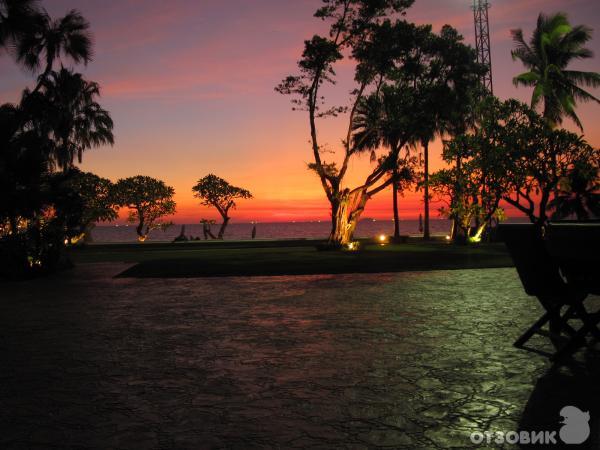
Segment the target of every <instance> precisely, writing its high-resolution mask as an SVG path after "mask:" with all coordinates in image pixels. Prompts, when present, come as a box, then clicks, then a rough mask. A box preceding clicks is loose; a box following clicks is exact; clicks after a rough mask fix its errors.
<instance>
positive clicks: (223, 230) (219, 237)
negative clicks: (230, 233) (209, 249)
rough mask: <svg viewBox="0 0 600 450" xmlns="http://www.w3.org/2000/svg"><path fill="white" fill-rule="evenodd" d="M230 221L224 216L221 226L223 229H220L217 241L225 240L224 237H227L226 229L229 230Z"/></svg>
mask: <svg viewBox="0 0 600 450" xmlns="http://www.w3.org/2000/svg"><path fill="white" fill-rule="evenodd" d="M229 219H230V218H229V217H227V216H223V223H222V224H221V228H219V234H218V236H217V239H223V235H225V228H227V224H228V223H229Z"/></svg>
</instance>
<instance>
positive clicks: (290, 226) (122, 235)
mask: <svg viewBox="0 0 600 450" xmlns="http://www.w3.org/2000/svg"><path fill="white" fill-rule="evenodd" d="M450 226H451V222H450V221H449V220H440V219H435V220H432V221H431V232H432V234H444V235H445V234H448V232H449V231H450ZM218 230H219V226H218V225H213V227H212V231H213V233H214V234H217V232H218ZM329 231H330V224H329V222H326V221H322V222H274V223H258V224H257V225H256V238H257V239H293V238H317V239H319V238H327V236H328V235H329ZM180 232H181V225H173V226H172V227H170V228H169V229H168V230H166V231H161V230H154V231H152V232H151V233H150V236H149V238H148V240H149V241H155V242H156V241H172V240H173V239H174V238H175V237H176V236H178V235H179V233H180ZM393 232H394V223H393V222H392V221H391V220H377V221H372V220H363V221H361V222H360V223H359V224H358V227H357V229H356V233H355V236H356V237H371V236H375V235H377V234H381V233H384V234H393ZM400 233H401V234H419V221H418V220H401V221H400ZM185 235H186V236H188V237H189V236H194V237H196V236H199V237H203V234H202V225H200V224H187V225H185ZM251 235H252V224H251V223H231V224H229V226H228V227H227V230H226V232H225V239H250V238H251ZM92 237H93V239H94V241H95V242H132V241H135V240H136V239H137V238H136V234H135V228H134V227H132V226H124V225H120V226H114V225H113V226H98V227H96V228H95V229H94V231H93V232H92Z"/></svg>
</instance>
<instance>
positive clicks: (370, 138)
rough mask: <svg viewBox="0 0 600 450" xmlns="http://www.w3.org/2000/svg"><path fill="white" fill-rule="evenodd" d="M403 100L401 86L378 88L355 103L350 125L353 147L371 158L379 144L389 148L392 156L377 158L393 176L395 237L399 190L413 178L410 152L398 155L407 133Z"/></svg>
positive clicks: (374, 159) (373, 158)
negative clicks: (385, 158) (354, 112)
mask: <svg viewBox="0 0 600 450" xmlns="http://www.w3.org/2000/svg"><path fill="white" fill-rule="evenodd" d="M406 100H407V99H405V98H403V97H402V89H398V88H393V87H390V86H384V87H383V88H382V89H381V90H380V92H378V93H374V94H373V95H370V96H368V97H366V98H365V99H364V100H363V101H362V102H360V103H359V104H358V106H357V110H356V114H355V117H354V122H353V124H352V129H353V132H354V134H353V147H354V149H355V150H356V151H358V152H363V151H370V152H371V162H375V161H377V155H376V153H375V151H376V150H377V149H378V148H380V147H381V146H383V147H387V148H389V149H390V150H391V151H390V155H395V160H380V161H379V162H378V163H379V164H385V165H387V166H389V173H390V176H391V177H392V179H393V181H392V208H393V213H394V238H396V239H397V238H399V237H400V228H399V223H400V217H399V213H398V192H399V191H400V190H401V187H404V185H406V184H407V183H410V182H412V181H413V178H414V168H413V166H414V161H413V160H412V159H413V158H411V156H410V154H409V152H408V151H407V152H406V155H405V156H403V157H402V156H401V155H400V148H399V145H400V142H401V139H402V137H403V136H404V135H405V134H406V128H407V120H406V109H407V108H406Z"/></svg>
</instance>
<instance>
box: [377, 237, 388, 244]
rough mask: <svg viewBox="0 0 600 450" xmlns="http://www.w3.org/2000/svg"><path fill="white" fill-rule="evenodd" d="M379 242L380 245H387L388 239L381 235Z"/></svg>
mask: <svg viewBox="0 0 600 450" xmlns="http://www.w3.org/2000/svg"><path fill="white" fill-rule="evenodd" d="M377 242H379V245H385V244H387V243H388V237H387V236H386V235H385V234H380V235H379V236H377Z"/></svg>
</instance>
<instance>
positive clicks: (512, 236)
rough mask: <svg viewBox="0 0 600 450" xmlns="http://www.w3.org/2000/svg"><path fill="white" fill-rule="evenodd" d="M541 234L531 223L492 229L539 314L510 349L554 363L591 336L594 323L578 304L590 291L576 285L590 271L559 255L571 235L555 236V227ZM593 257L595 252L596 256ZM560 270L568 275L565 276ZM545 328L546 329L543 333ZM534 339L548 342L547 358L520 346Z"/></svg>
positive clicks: (568, 232)
mask: <svg viewBox="0 0 600 450" xmlns="http://www.w3.org/2000/svg"><path fill="white" fill-rule="evenodd" d="M547 230H548V231H547V232H545V230H544V229H539V228H538V227H536V226H535V225H533V224H503V225H500V226H499V228H498V232H499V234H500V237H501V239H502V240H503V241H504V242H505V243H506V246H507V248H508V251H509V253H510V255H511V257H512V259H513V261H514V263H515V267H516V269H517V272H518V274H519V278H520V279H521V282H522V284H523V287H524V289H525V292H526V293H527V294H528V295H531V296H535V297H537V298H538V300H539V302H540V304H541V305H542V307H543V308H544V310H545V313H544V314H543V315H542V316H541V317H540V318H539V319H538V320H537V321H536V322H535V323H534V324H533V325H532V326H531V327H530V328H529V329H527V331H525V333H523V334H522V335H521V336H520V337H519V339H517V340H516V341H515V344H514V345H515V346H516V347H519V348H523V349H526V350H530V351H534V352H537V353H541V354H544V355H546V356H550V357H551V358H552V359H555V360H556V359H560V358H563V357H565V356H567V355H570V354H572V353H573V352H574V351H576V350H577V349H578V348H579V347H580V346H581V345H584V344H585V343H586V340H585V337H586V336H587V335H588V334H589V333H592V334H597V333H598V329H597V324H598V320H596V317H595V316H594V315H591V314H589V313H588V312H587V310H586V309H585V306H584V305H583V301H584V300H585V298H586V297H587V296H588V294H589V293H590V292H591V290H590V286H589V285H588V284H584V283H581V282H579V280H580V277H581V274H582V273H584V272H585V273H586V274H587V273H588V271H589V270H590V269H589V268H588V266H587V265H586V264H585V263H582V260H581V258H579V257H578V256H574V257H573V258H572V259H567V258H565V257H564V252H563V250H561V248H563V247H564V246H565V245H566V246H568V245H570V244H569V242H570V241H571V238H572V233H573V232H574V231H573V230H570V229H567V228H560V229H559V230H558V231H556V230H557V227H554V228H553V227H552V226H551V227H548V228H547ZM550 230H552V231H550ZM598 231H600V228H599V229H598ZM550 236H553V237H550ZM553 242H554V243H553ZM597 255H598V254H597V253H596V257H597ZM590 258H593V255H590ZM569 261H575V262H576V263H577V265H576V266H575V265H569ZM563 266H564V267H563ZM584 269H585V270H584ZM565 271H567V272H569V273H572V274H573V275H571V276H570V277H566V276H565V273H564V272H565ZM575 274H577V275H575ZM586 277H588V276H587V275H586ZM574 319H580V320H582V321H583V327H581V328H574V327H573V326H572V325H571V323H570V322H571V321H572V320H574ZM594 323H595V325H594ZM546 324H548V328H549V329H548V330H545V329H544V326H545V325H546ZM535 334H538V335H542V336H545V337H547V338H549V339H550V340H551V341H552V343H553V344H554V346H555V347H556V348H557V349H558V351H556V352H555V353H552V354H549V353H547V352H542V351H540V350H537V349H534V348H531V347H526V346H525V344H526V343H527V342H528V341H529V339H531V337H532V336H534V335H535Z"/></svg>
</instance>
